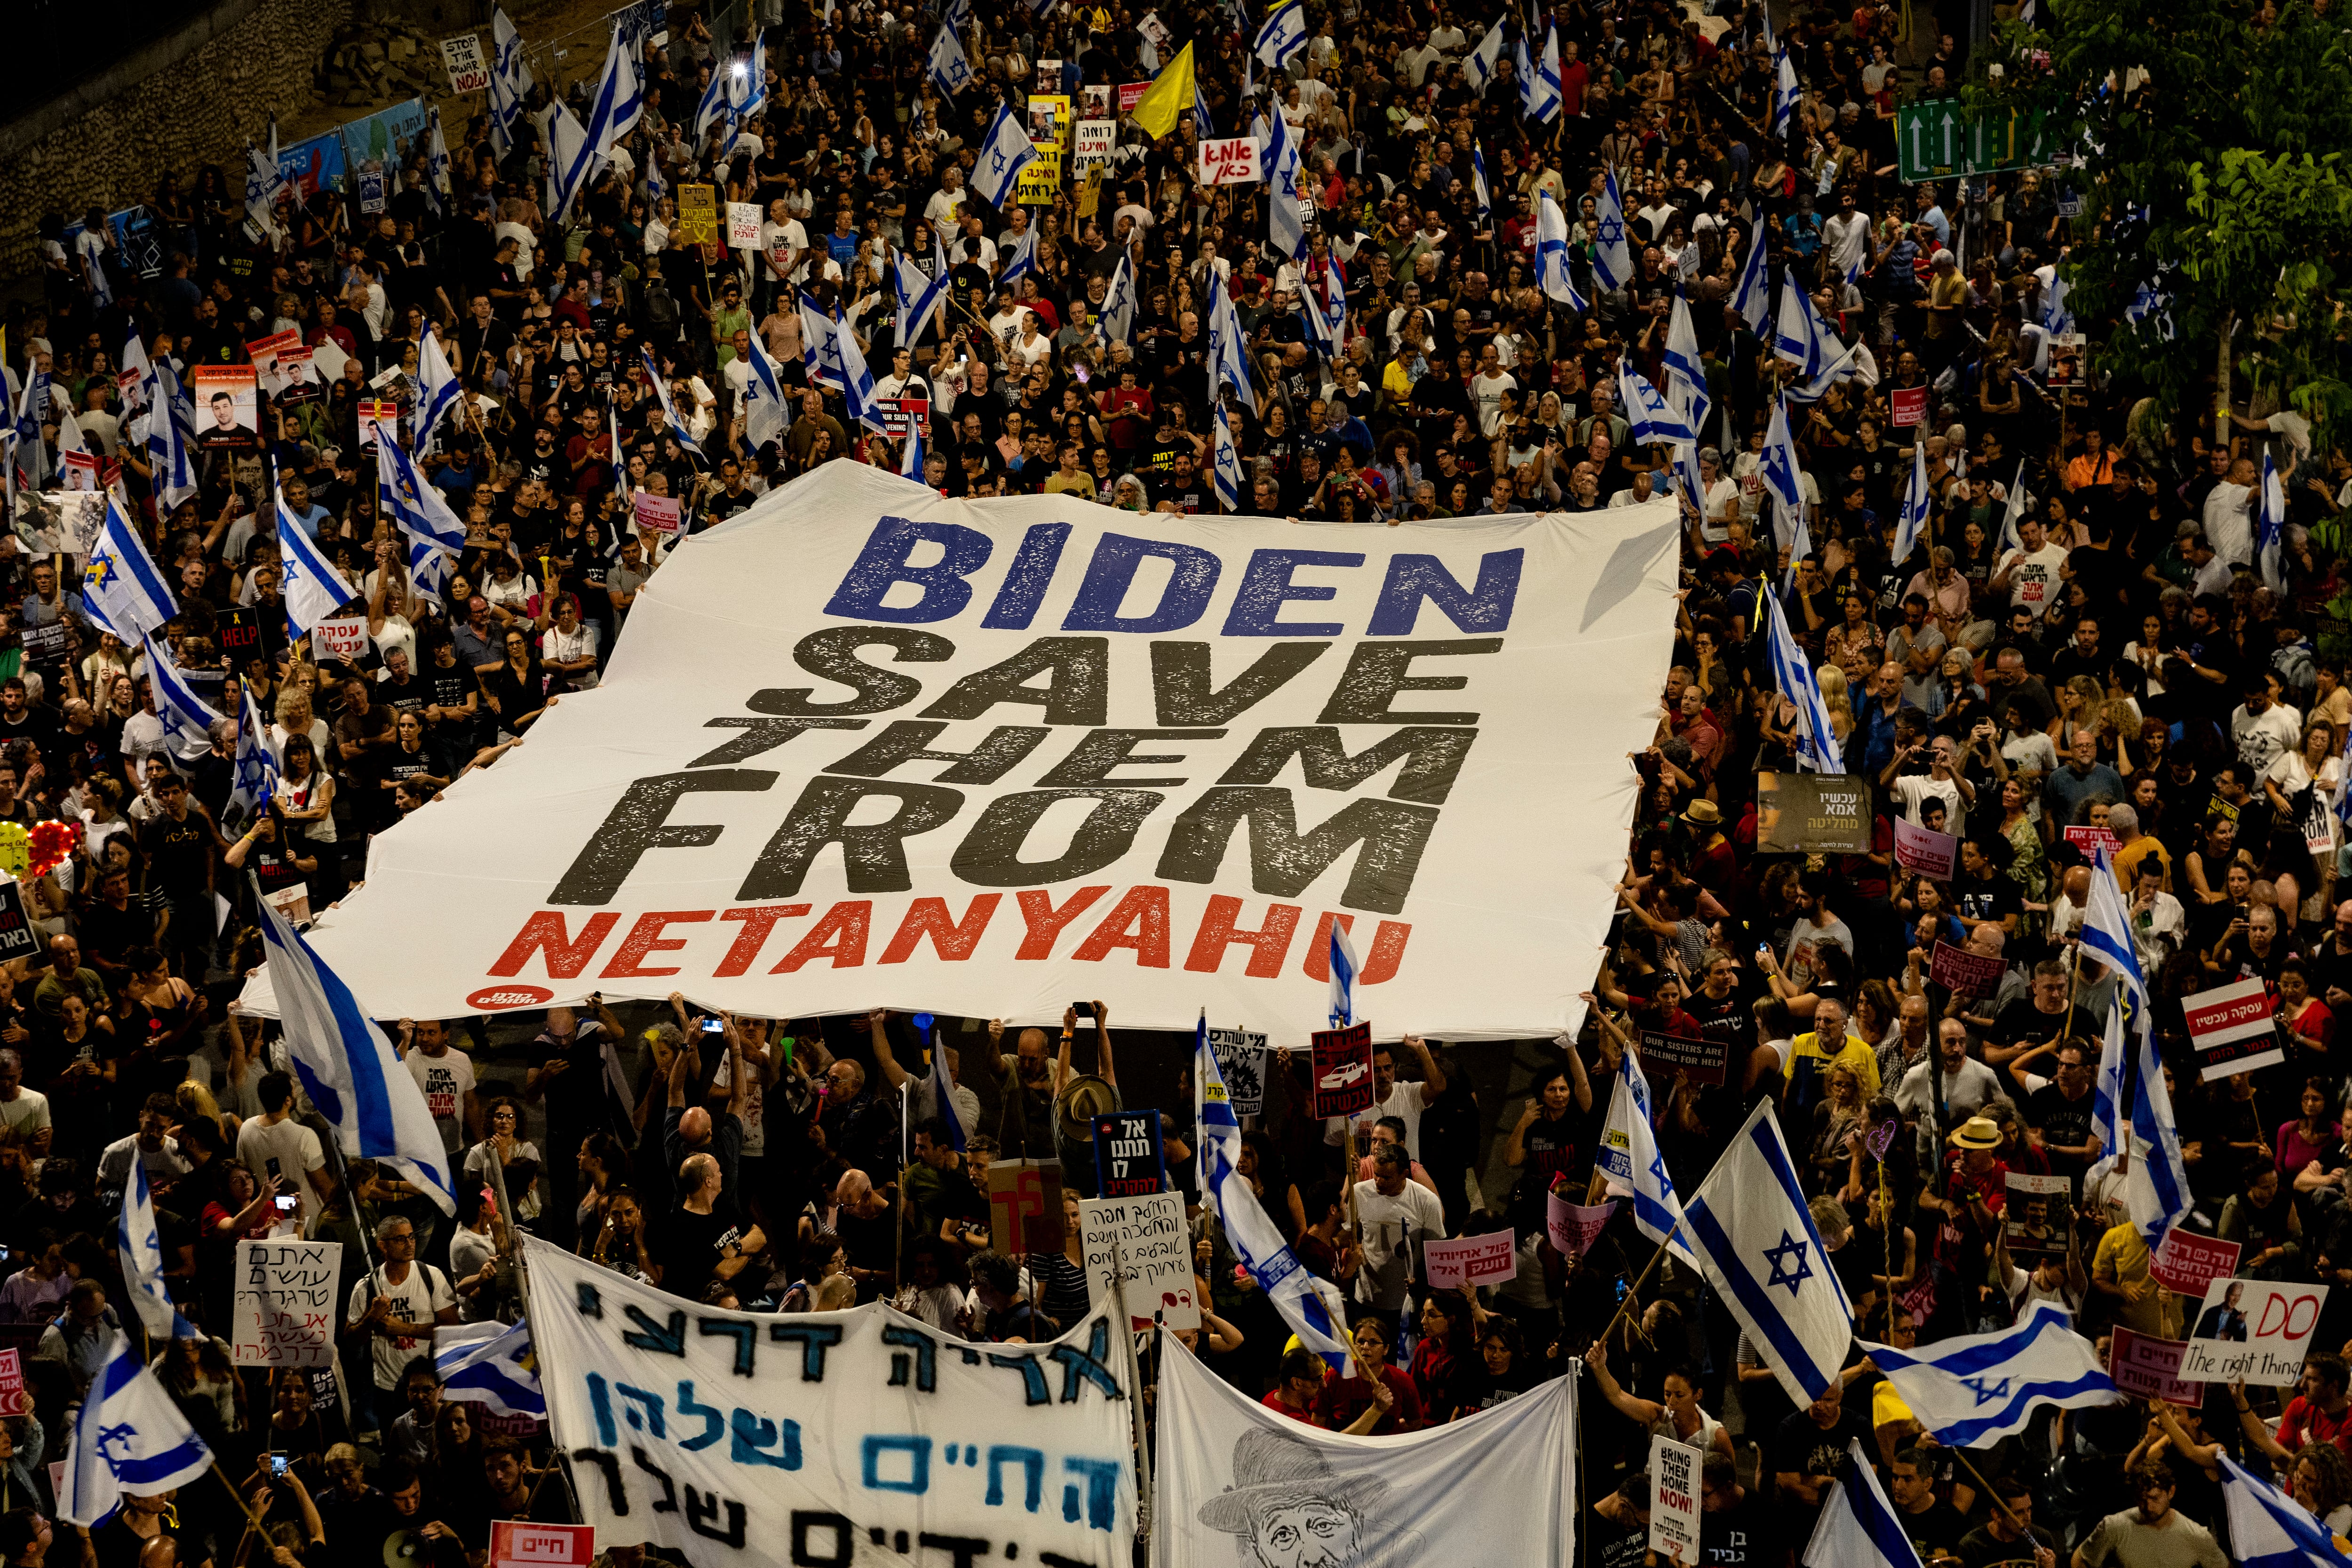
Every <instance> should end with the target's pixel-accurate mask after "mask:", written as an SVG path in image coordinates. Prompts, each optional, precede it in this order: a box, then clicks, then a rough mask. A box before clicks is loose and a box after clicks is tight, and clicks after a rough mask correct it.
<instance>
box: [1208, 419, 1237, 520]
mask: <svg viewBox="0 0 2352 1568" xmlns="http://www.w3.org/2000/svg"><path fill="white" fill-rule="evenodd" d="M1230 417H1231V416H1229V415H1227V414H1226V412H1225V410H1224V409H1223V408H1222V407H1220V408H1218V409H1216V410H1214V411H1213V413H1211V415H1210V416H1209V418H1210V426H1209V428H1210V431H1211V433H1212V435H1211V441H1210V447H1209V483H1210V485H1211V487H1212V488H1213V489H1215V490H1216V492H1217V504H1218V505H1219V506H1221V507H1223V509H1224V510H1227V511H1229V512H1233V511H1239V510H1242V458H1241V453H1240V452H1239V451H1238V450H1236V449H1235V448H1234V430H1233V426H1232V425H1231V424H1229V423H1228V422H1227V421H1228V420H1229V418H1230Z"/></svg>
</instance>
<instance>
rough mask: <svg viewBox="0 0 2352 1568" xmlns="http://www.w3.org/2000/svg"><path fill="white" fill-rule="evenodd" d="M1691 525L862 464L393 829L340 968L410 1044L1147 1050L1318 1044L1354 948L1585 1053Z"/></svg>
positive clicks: (1467, 1019)
mask: <svg viewBox="0 0 2352 1568" xmlns="http://www.w3.org/2000/svg"><path fill="white" fill-rule="evenodd" d="M1674 508H1675V503H1674V502H1673V501H1672V500H1664V499H1662V500H1658V501H1656V502H1654V503H1643V505H1641V506H1635V507H1629V508H1624V509H1622V510H1616V511H1611V512H1607V513H1601V512H1590V513H1565V512H1553V513H1546V514H1542V515H1534V514H1513V515H1511V516H1509V517H1507V518H1504V519H1500V520H1496V521H1470V522H1465V524H1464V525H1461V526H1449V527H1436V526H1431V525H1425V524H1410V523H1409V524H1405V525H1402V526H1400V527H1396V528H1383V529H1342V528H1318V527H1301V528H1287V529H1268V528H1267V527H1266V526H1265V522H1264V521H1258V520H1253V519H1249V518H1224V517H1185V516H1178V515H1171V514H1158V515H1153V516H1148V517H1146V516H1134V515H1128V514H1119V513H1115V512H1112V511H1110V510H1106V509H1104V508H1101V507H1097V506H1092V505H1088V504H1087V503H1084V502H1080V501H1076V500H1070V499H1069V498H1067V497H1060V496H1024V497H1014V498H1010V499H1006V500H988V501H978V502H971V501H960V500H956V501H951V500H941V499H940V497H938V496H936V495H933V494H931V493H930V492H929V491H927V490H925V489H923V488H922V487H921V486H919V485H916V484H912V483H909V482H908V481H906V480H903V479H898V478H897V477H896V476H894V475H890V474H886V473H882V472H879V471H877V470H876V469H874V468H868V467H862V466H859V465H856V464H851V463H846V462H844V463H835V464H827V465H825V466H824V467H823V468H819V469H817V470H816V471H815V472H814V473H812V474H809V475H807V476H805V477H803V479H798V480H795V481H793V483H791V484H789V485H786V486H783V487H782V489H779V490H776V491H774V492H772V493H771V494H769V495H767V496H765V497H763V498H761V501H760V502H759V504H758V505H757V506H755V507H754V508H752V509H751V511H749V512H747V513H745V514H743V515H742V516H740V517H738V518H736V519H734V520H733V521H731V522H730V525H729V526H728V527H726V528H723V529H716V530H711V531H708V532H704V533H701V534H697V535H694V536H692V537H690V538H687V539H685V540H683V541H681V542H680V546H679V548H678V549H677V551H676V552H673V553H672V554H671V555H670V556H669V557H668V558H667V561H666V562H665V563H664V565H663V568H662V570H661V571H660V573H658V574H656V576H655V577H654V578H653V579H652V580H651V581H650V582H648V583H647V584H646V586H645V587H644V588H643V589H642V590H640V592H639V596H638V598H637V601H636V603H635V606H634V607H633V608H632V609H631V611H630V614H629V625H628V627H627V629H626V630H625V632H624V633H623V634H622V636H621V637H620V638H619V639H618V641H617V644H616V646H615V648H614V655H613V658H612V661H611V664H610V667H609V668H607V669H606V670H605V672H604V679H603V680H602V682H601V684H600V685H599V686H598V688H597V689H595V690H594V691H592V692H583V693H575V694H574V695H573V696H571V697H567V698H566V699H565V700H564V701H563V702H562V705H561V706H559V707H555V708H551V709H550V710H548V713H547V716H546V717H545V718H543V719H541V721H540V722H539V724H538V726H537V727H536V728H534V729H533V730H532V731H531V743H530V745H529V746H527V747H525V748H522V749H521V750H520V751H518V752H514V753H512V754H511V755H509V757H508V758H507V759H506V760H504V761H503V762H501V763H499V766H498V767H496V768H494V769H489V770H487V771H482V772H478V773H475V774H472V775H469V776H468V777H467V779H466V780H465V781H464V783H462V784H460V785H459V786H458V787H457V788H455V789H453V790H451V791H450V792H449V796H448V798H447V799H446V801H444V802H443V803H442V804H441V805H437V806H436V807H435V808H434V809H433V810H432V811H429V812H424V813H420V814H418V815H417V816H415V817H412V818H410V819H409V820H408V821H406V822H404V823H403V824H402V825H401V826H399V827H397V828H395V829H394V830H393V831H392V832H390V833H387V834H385V835H383V837H380V838H379V839H378V840H377V841H376V842H375V844H374V845H373V846H372V847H371V849H370V860H369V867H368V879H367V885H366V887H365V888H363V889H361V890H360V891H359V892H357V893H356V894H354V895H353V896H352V898H351V899H350V900H346V901H345V902H344V903H343V904H341V906H340V907H338V908H337V909H336V910H334V911H332V912H331V914H329V915H328V916H326V918H324V919H323V920H322V921H320V924H319V925H318V926H317V927H316V928H315V930H314V931H312V932H311V933H310V941H311V942H312V944H313V945H314V946H315V947H316V948H317V949H318V951H319V953H320V957H321V958H322V959H323V960H325V961H326V962H327V963H330V964H331V965H332V966H333V967H334V969H335V971H336V973H339V974H341V976H342V977H343V978H344V980H345V981H346V982H347V983H348V984H350V985H351V986H352V990H353V991H354V992H355V993H356V994H358V995H359V996H360V998H361V999H362V1001H363V1002H364V1003H365V1004H366V1005H367V1006H368V1008H369V1010H370V1011H371V1012H372V1013H373V1014H375V1015H377V1016H384V1017H403V1016H405V1017H448V1016H456V1015H457V1014H461V1013H478V1012H483V1011H498V1010H503V1009H521V1008H539V1007H545V1006H547V1005H550V1004H552V1003H563V1002H571V1001H577V1000H583V999H584V998H585V997H586V996H587V995H588V994H589V993H591V992H597V991H601V992H602V993H603V994H604V995H605V996H607V997H614V996H635V997H647V998H660V997H666V996H667V995H668V994H670V993H671V992H673V991H677V992H683V993H684V994H686V995H688V997H690V998H692V999H693V1000H695V1001H697V1002H698V1003H701V1004H703V1005H708V1006H713V1007H727V1006H733V1007H740V1008H742V1009H744V1010H746V1011H750V1012H754V1013H772V1012H774V1011H775V1009H776V1006H777V1005H778V1004H777V1002H776V997H777V995H778V987H779V986H782V987H785V988H788V989H789V991H790V992H791V994H792V996H793V1004H792V1005H793V1009H794V1010H796V1011H799V1012H804V1013H822V1012H827V1011H836V1012H838V1011H848V1010H851V1009H852V1008H859V1009H863V1008H868V1007H872V1006H876V1005H909V1006H912V1007H917V1008H919V1009H921V1010H924V1011H930V1012H935V1013H940V1014H957V1013H961V1014H965V1015H968V1016H975V1017H1003V1018H1006V1019H1007V1021H1008V1022H1012V1023H1014V1024H1024V1023H1030V1022H1035V1021H1041V1020H1058V1019H1059V1018H1060V1017H1061V1016H1062V1013H1063V1010H1064V1009H1065V1008H1066V1006H1067V1005H1068V998H1070V997H1072V996H1092V995H1096V994H1101V993H1102V992H1103V991H1104V990H1105V988H1106V986H1107V985H1115V986H1116V987H1117V989H1118V994H1119V996H1120V998H1121V1001H1120V1003H1119V1007H1120V1012H1121V1016H1122V1017H1123V1018H1124V1019H1125V1020H1126V1022H1127V1023H1128V1025H1129V1026H1131V1027H1136V1028H1151V1029H1170V1028H1173V1029H1182V1030H1186V1031H1190V1030H1191V1029H1192V1026H1193V1025H1194V1023H1195V1022H1196V1020H1197V1019H1198V1018H1199V1016H1200V1014H1201V1011H1202V1008H1204V1007H1205V1008H1206V1009H1207V1011H1208V1014H1209V1016H1210V1017H1212V1018H1213V1019H1215V1020H1216V1021H1217V1022H1218V1023H1220V1024H1221V1025H1223V1026H1229V1027H1240V1028H1244V1029H1250V1030H1255V1031H1259V1032H1263V1033H1265V1034H1268V1035H1270V1036H1272V1037H1274V1038H1276V1039H1282V1040H1292V1041H1297V1040H1301V1039H1303V1038H1304V1037H1306V1035H1307V1033H1308V1032H1309V1031H1310V1030H1312V1029H1316V1028H1319V1027H1321V1026H1323V1025H1324V1024H1325V1023H1326V1022H1327V1016H1326V1015H1327V1013H1328V1007H1327V1005H1326V994H1325V989H1324V985H1323V982H1325V981H1326V980H1328V971H1327V969H1326V967H1325V965H1326V962H1327V955H1328V952H1329V947H1330V942H1329V933H1330V931H1331V929H1332V927H1333V926H1334V925H1335V924H1344V926H1345V927H1346V929H1347V930H1348V931H1349V935H1350V938H1351V941H1352V942H1353V945H1354V948H1355V952H1356V953H1357V956H1358V958H1359V960H1360V973H1359V974H1358V976H1357V981H1356V1011H1357V1013H1358V1015H1359V1016H1367V1017H1374V1018H1379V1017H1388V1018H1404V1019H1410V1020H1412V1024H1413V1026H1414V1027H1416V1028H1422V1029H1426V1030H1429V1031H1431V1032H1433V1033H1435V1032H1438V1031H1441V1030H1442V1031H1444V1037H1446V1038H1450V1039H1462V1038H1498V1037H1499V1038H1522V1037H1528V1036H1530V1035H1537V1034H1540V1035H1542V1036H1543V1037H1550V1036H1552V1035H1556V1034H1559V1033H1560V1032H1562V1031H1563V1030H1572V1029H1574V1028H1575V1027H1576V1026H1578V1025H1579V1024H1580V1021H1581V1019H1582V1016H1583V1004H1582V1003H1581V1002H1580V1000H1579V999H1578V997H1579V993H1580V992H1581V991H1583V990H1584V989H1586V988H1587V987H1588V986H1589V985H1590V984H1591V970H1590V967H1589V965H1588V966H1587V967H1583V968H1580V967H1579V966H1578V965H1576V964H1573V963H1571V964H1562V963H1559V962H1558V957H1559V954H1561V953H1563V952H1567V953H1576V952H1582V953H1587V954H1590V953H1594V952H1598V951H1599V948H1600V944H1601V942H1602V941H1603V939H1604V938H1605V936H1606V928H1607V925H1608V911H1609V910H1610V908H1611V907H1612V902H1613V898H1612V893H1611V891H1610V889H1612V887H1613V886H1614V879H1615V878H1616V877H1617V876H1618V875H1619V874H1620V873H1621V872H1622V865H1623V859H1624V839H1625V835H1626V834H1627V832H1628V831H1630V828H1631V823H1632V818H1633V807H1634V804H1635V800H1636V797H1637V795H1638V793H1639V788H1640V780H1639V777H1638V775H1636V774H1634V773H1633V772H1632V771H1631V770H1629V769H1627V768H1626V767H1625V766H1624V765H1623V763H1624V758H1625V753H1626V752H1629V751H1632V750H1634V749H1636V748H1637V747H1638V746H1639V745H1643V744H1647V742H1648V740H1649V738H1650V736H1651V734H1652V733H1653V732H1654V730H1655V728H1656V718H1657V715H1656V709H1655V703H1654V701H1651V700H1647V699H1645V698H1644V697H1643V693H1644V692H1648V691H1651V690H1652V689H1653V688H1654V685H1655V684H1656V683H1657V682H1658V681H1660V680H1663V679H1664V674H1665V668H1666V665H1667V663H1668V660H1669V658H1670V657H1671V651H1672V642H1673V637H1674V609H1675V605H1674V588H1675V561H1676V558H1677V557H1676V542H1675V512H1674ZM714 626H740V627H757V628H758V630H759V635H757V636H745V637H725V638H720V639H719V640H718V641H717V642H714V641H713V640H712V637H711V628H712V627H714ZM1603 667H1605V668H1606V670H1607V673H1608V679H1595V678H1594V671H1595V670H1596V669H1598V668H1603ZM1530 823H1541V824H1542V825H1543V830H1542V831H1541V832H1531V831H1529V830H1528V825H1529V824H1530ZM491 859H495V861H496V863H497V864H498V865H499V868H500V875H499V879H498V881H497V883H496V885H495V887H493V888H490V889H487V890H479V891H480V896H478V897H473V898H468V899H467V900H463V902H462V904H461V905H459V906H457V907H453V906H452V905H451V903H450V900H448V899H447V897H446V868H447V867H449V866H450V865H451V864H453V863H482V862H485V861H488V860H491ZM414 931H431V932H432V933H433V940H432V941H431V942H426V943H422V944H420V943H417V942H410V941H407V940H406V936H407V934H408V933H412V932H414ZM270 1000H271V999H270V998H269V997H268V981H267V980H266V979H263V980H261V981H260V982H259V984H258V986H257V989H256V991H255V994H253V995H252V996H251V997H249V998H248V1002H249V1003H250V1004H252V1005H255V1006H256V1007H257V1009H260V1010H265V1011H272V1012H274V1005H270V1006H268V1007H264V1004H266V1003H269V1002H270Z"/></svg>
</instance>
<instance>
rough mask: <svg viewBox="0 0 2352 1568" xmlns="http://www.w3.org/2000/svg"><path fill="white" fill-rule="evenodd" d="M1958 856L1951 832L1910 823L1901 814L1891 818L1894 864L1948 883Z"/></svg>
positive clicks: (1957, 841)
mask: <svg viewBox="0 0 2352 1568" xmlns="http://www.w3.org/2000/svg"><path fill="white" fill-rule="evenodd" d="M1959 855H1960V841H1959V840H1958V838H1957V837H1953V836H1952V835H1951V834H1948V833H1938V832H1937V831H1936V830H1935V829H1934V828H1931V827H1916V826H1913V825H1912V824H1911V823H1910V821H1909V820H1908V819H1906V818H1904V817H1900V816H1898V817H1896V818H1895V864H1896V865H1898V866H1900V867H1902V868H1904V869H1905V870H1906V871H1916V872H1918V873H1919V875H1921V876H1922V877H1927V878H1929V879H1933V880H1935V881H1938V882H1948V881H1950V880H1951V879H1952V867H1953V866H1954V865H1955V864H1956V863H1957V862H1958V859H1959Z"/></svg>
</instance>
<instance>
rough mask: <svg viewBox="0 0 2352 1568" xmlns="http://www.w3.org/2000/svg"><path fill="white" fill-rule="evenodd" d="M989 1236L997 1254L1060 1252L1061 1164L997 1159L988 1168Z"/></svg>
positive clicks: (1057, 1161) (1044, 1161) (1047, 1161)
mask: <svg viewBox="0 0 2352 1568" xmlns="http://www.w3.org/2000/svg"><path fill="white" fill-rule="evenodd" d="M988 1235H989V1242H990V1245H991V1246H992V1247H995V1248H996V1250H997V1251H999V1252H1003V1253H1007V1254H1011V1255H1013V1256H1016V1257H1017V1256H1018V1255H1020V1254H1021V1253H1024V1252H1059V1251H1061V1250H1062V1163H1061V1162H1060V1161H1059V1160H998V1161H996V1162H994V1163H992V1164H991V1165H990V1166H989V1167H988Z"/></svg>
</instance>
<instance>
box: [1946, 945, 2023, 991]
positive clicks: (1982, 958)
mask: <svg viewBox="0 0 2352 1568" xmlns="http://www.w3.org/2000/svg"><path fill="white" fill-rule="evenodd" d="M2007 968H2008V965H2007V964H2005V963H2002V962H2001V961H2000V959H1998V958H1993V957H1989V956H1987V955H1986V954H1984V953H1981V952H1969V950H1968V949H1967V948H1965V947H1954V946H1953V945H1952V944H1951V943H1950V942H1937V944H1936V951H1935V952H1933V953H1931V954H1929V955H1928V959H1927V978H1928V979H1930V980H1932V981H1934V982H1935V983H1936V984H1938V985H1940V986H1942V987H1943V988H1944V989H1945V990H1947V991H1955V992H1958V994H1961V995H1963V996H1990V995H1991V994H1993V993H1994V992H1995V991H1998V990H2000V976H2001V972H2002V971H2003V970H2005V969H2007Z"/></svg>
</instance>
